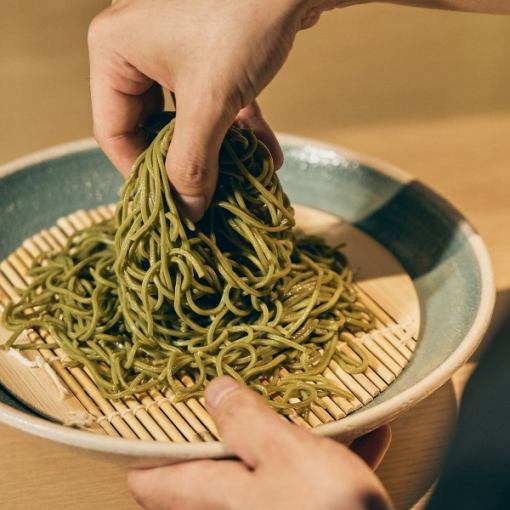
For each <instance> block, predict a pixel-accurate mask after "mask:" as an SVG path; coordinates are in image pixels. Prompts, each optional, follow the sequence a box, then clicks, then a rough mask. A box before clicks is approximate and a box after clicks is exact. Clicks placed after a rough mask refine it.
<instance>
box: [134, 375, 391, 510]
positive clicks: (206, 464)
mask: <svg viewBox="0 0 510 510" xmlns="http://www.w3.org/2000/svg"><path fill="white" fill-rule="evenodd" d="M205 398H206V403H207V409H208V411H209V413H210V414H211V416H212V418H213V419H214V421H215V423H216V425H217V427H218V430H219V431H220V434H221V436H222V438H223V440H224V441H225V442H226V444H227V445H228V446H229V447H230V448H231V450H232V451H233V452H234V453H235V454H236V455H237V456H238V457H239V460H219V461H218V460H199V461H193V462H186V463H182V464H178V465H174V466H166V467H160V468H156V469H149V470H143V469H142V470H140V469H138V470H131V471H130V472H129V487H130V490H131V493H132V495H133V497H134V498H135V500H136V501H137V502H138V503H139V504H140V505H142V506H143V507H144V508H146V509H149V510H230V509H231V510H234V509H239V510H241V509H242V510H267V509H271V510H286V509H289V510H291V509H292V510H295V509H299V510H344V509H345V510H361V509H363V510H365V509H370V510H387V509H390V508H391V502H390V500H389V497H388V495H387V494H386V492H385V490H384V487H383V486H382V484H381V482H380V481H379V479H378V478H377V477H376V476H375V474H374V472H373V468H375V467H376V466H377V465H378V464H379V462H380V461H381V459H382V457H383V455H384V453H385V451H386V449H387V448H388V446H389V443H390V438H391V434H390V432H389V427H384V428H382V429H379V430H378V431H376V432H375V433H373V434H372V435H369V436H366V437H365V438H364V439H363V440H361V441H359V442H357V443H355V444H354V445H353V446H352V450H351V449H349V448H348V447H346V446H344V445H342V444H340V443H337V442H335V441H333V440H331V439H327V438H324V437H320V436H317V435H315V434H311V433H309V432H307V431H305V430H304V429H301V428H299V427H296V426H294V425H291V424H290V423H289V422H287V421H286V420H283V419H282V418H281V417H280V416H279V415H277V414H276V413H274V411H272V410H271V409H270V408H269V406H267V404H266V403H265V402H264V401H263V400H262V398H261V397H260V396H259V395H257V394H256V393H255V392H253V391H252V390H250V389H248V388H247V387H246V386H244V385H241V384H239V383H238V382H236V381H234V380H233V379H231V378H229V377H219V378H217V379H215V380H214V381H213V382H211V383H210V384H209V386H208V387H207V389H206V392H205ZM355 451H356V452H357V453H354V452H355ZM362 458H363V460H362Z"/></svg>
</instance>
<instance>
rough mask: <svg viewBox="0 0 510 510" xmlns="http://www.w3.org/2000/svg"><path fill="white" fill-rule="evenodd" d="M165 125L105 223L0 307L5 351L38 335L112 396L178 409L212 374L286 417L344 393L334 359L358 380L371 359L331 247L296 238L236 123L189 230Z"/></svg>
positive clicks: (262, 164) (274, 184)
mask: <svg viewBox="0 0 510 510" xmlns="http://www.w3.org/2000/svg"><path fill="white" fill-rule="evenodd" d="M174 122H175V121H174V120H172V121H171V122H170V123H169V124H167V125H166V126H165V127H164V128H163V129H162V130H161V131H160V132H159V134H157V136H156V138H155V139H154V140H153V142H152V143H151V145H150V146H149V148H148V149H147V150H146V151H145V152H144V153H143V154H142V155H141V156H140V157H139V158H138V160H137V162H136V163H135V165H134V168H133V170H132V172H131V174H130V176H129V178H128V180H127V182H126V184H125V186H124V188H123V191H122V196H121V200H120V202H119V204H118V206H117V209H116V212H115V216H114V219H113V220H109V221H105V222H103V223H101V224H97V225H93V226H91V227H88V228H86V229H84V230H81V231H79V232H77V233H75V234H74V235H73V236H71V238H70V239H69V241H68V243H67V245H66V246H65V247H64V249H63V250H62V251H60V252H56V253H52V254H46V255H44V256H43V257H40V258H39V259H37V260H36V261H35V262H34V264H33V266H32V268H31V269H30V270H29V275H30V277H31V281H30V284H29V286H28V287H27V288H26V289H23V290H20V291H19V292H20V296H21V297H20V299H19V301H17V302H16V303H9V304H8V305H7V306H6V308H5V310H4V314H3V322H4V324H5V325H6V326H7V327H8V328H9V329H10V330H12V331H13V334H12V336H11V337H10V339H9V341H8V342H7V343H6V344H5V345H4V348H6V349H9V348H20V349H29V348H37V347H42V346H41V342H39V343H38V344H37V345H36V344H34V343H21V344H20V343H19V340H21V339H19V340H18V337H19V336H20V334H21V333H22V332H23V331H24V330H35V331H48V332H49V333H50V335H51V339H52V340H51V341H52V342H54V343H55V344H54V345H53V347H56V346H58V347H61V348H62V349H63V350H64V351H65V353H66V354H67V356H68V359H67V361H66V363H67V365H70V366H82V367H85V368H86V369H87V371H88V373H89V374H90V376H91V377H92V378H93V380H94V381H95V383H96V384H97V386H98V387H99V388H100V390H101V392H102V394H103V395H104V396H106V397H108V398H111V399H119V398H122V397H125V396H128V395H132V394H137V393H140V392H144V391H147V390H149V389H150V388H153V387H157V388H163V387H168V388H170V389H171V390H172V391H173V392H174V393H175V396H176V400H185V399H188V398H190V397H197V396H201V395H202V394H203V390H204V387H205V386H206V385H207V383H208V382H209V381H210V380H211V379H213V378H214V377H216V376H217V375H221V374H226V375H229V376H231V377H234V378H235V379H237V380H239V381H243V382H244V383H245V384H247V385H248V386H249V387H251V388H252V389H254V390H255V391H257V392H259V393H261V394H262V395H263V396H264V397H265V398H266V399H267V400H268V402H269V403H270V404H271V405H272V406H273V407H274V408H276V409H277V410H279V411H281V412H283V413H288V412H289V410H291V409H295V410H297V411H299V412H306V411H307V410H309V408H310V406H311V404H312V403H317V404H320V405H321V402H322V401H321V398H322V397H324V396H326V395H340V396H345V397H347V398H349V397H350V394H349V393H348V392H346V391H343V390H342V389H340V388H338V387H337V386H335V385H334V384H332V383H330V382H329V381H328V379H327V378H326V377H325V376H324V375H322V374H323V372H324V370H325V369H326V367H328V365H329V364H330V362H331V361H332V360H335V361H336V362H337V363H338V365H339V366H340V368H341V369H343V370H345V371H346V372H349V373H358V372H363V371H364V370H365V369H366V367H367V355H366V353H365V351H364V350H363V348H362V347H361V346H360V345H359V344H357V343H355V342H354V341H353V340H352V335H350V333H356V332H359V331H368V330H370V329H371V328H372V327H373V325H374V324H373V318H372V316H371V314H370V312H368V311H367V310H366V309H365V308H364V307H363V306H362V305H361V304H360V303H359V301H358V299H357V293H356V291H355V289H354V288H353V285H352V273H351V271H350V270H349V268H348V266H347V264H346V260H345V258H344V256H343V255H342V254H341V252H340V251H339V248H338V247H330V246H328V245H326V244H325V243H324V241H323V240H321V239H320V238H317V237H310V236H308V237H307V236H303V235H299V234H297V233H294V232H293V227H294V212H293V209H292V207H291V205H290V203H289V200H288V198H287V196H286V195H285V193H284V192H283V190H282V188H281V185H280V182H279V180H278V177H277V175H276V173H275V171H274V168H273V163H272V159H271V156H270V154H269V151H268V150H267V148H266V147H265V146H264V145H263V144H262V143H261V142H260V141H258V140H257V139H256V137H255V136H254V134H253V133H252V132H251V131H248V130H243V129H238V128H236V127H232V128H231V129H230V130H229V132H228V134H227V136H226V138H225V140H224V143H223V146H222V148H221V152H220V173H219V180H218V186H217V190H216V194H215V196H214V200H213V204H212V206H211V207H210V209H209V211H208V213H207V214H206V216H205V217H204V218H203V219H202V220H201V221H200V222H199V223H198V224H197V225H196V226H195V225H194V224H193V223H191V222H190V221H188V220H187V219H186V218H185V217H184V215H183V214H182V213H181V212H180V210H179V208H178V207H177V205H176V202H175V200H174V198H173V196H172V191H171V187H170V183H169V181H168V179H167V175H166V172H165V164H164V162H165V156H166V153H167V151H168V147H169V144H170V142H171V139H172V134H173V130H174ZM17 340H18V342H16V341H17ZM343 343H345V344H347V345H348V346H350V348H351V349H352V350H353V351H354V352H355V354H356V356H349V355H348V354H347V353H346V352H345V351H343V350H342V349H340V348H339V347H340V346H341V345H342V344H343ZM183 376H188V377H187V378H186V380H187V381H188V383H189V381H192V382H191V383H189V384H187V385H183V384H181V383H180V382H179V380H182V378H183Z"/></svg>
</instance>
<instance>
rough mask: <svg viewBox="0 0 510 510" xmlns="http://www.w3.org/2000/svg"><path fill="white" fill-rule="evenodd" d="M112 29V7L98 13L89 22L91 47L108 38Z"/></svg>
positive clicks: (89, 42) (88, 33)
mask: <svg viewBox="0 0 510 510" xmlns="http://www.w3.org/2000/svg"><path fill="white" fill-rule="evenodd" d="M111 31H112V16H111V13H110V9H109V8H108V9H105V10H103V11H102V12H100V13H99V14H98V15H96V16H95V17H94V18H93V19H92V21H91V22H90V24H89V28H88V32H87V41H88V45H89V48H90V49H94V48H95V47H97V46H99V45H101V44H103V43H104V42H105V41H107V40H108V37H109V35H111Z"/></svg>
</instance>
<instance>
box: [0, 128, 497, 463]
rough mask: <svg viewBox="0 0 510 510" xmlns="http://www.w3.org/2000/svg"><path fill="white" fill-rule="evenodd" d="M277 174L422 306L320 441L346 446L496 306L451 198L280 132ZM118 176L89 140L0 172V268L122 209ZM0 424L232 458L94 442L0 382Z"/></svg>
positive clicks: (194, 446)
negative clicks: (384, 363) (75, 225)
mask: <svg viewBox="0 0 510 510" xmlns="http://www.w3.org/2000/svg"><path fill="white" fill-rule="evenodd" d="M280 140H281V143H282V146H283V150H284V153H285V165H284V167H283V168H282V170H281V171H280V174H279V175H280V178H281V180H282V182H283V185H284V188H285V190H286V191H287V193H288V194H289V196H290V198H291V200H292V201H293V202H295V203H299V204H302V205H305V206H309V207H313V208H316V209H320V210H323V211H326V212H328V213H330V214H333V215H336V216H338V217H340V218H342V219H344V220H346V221H348V222H350V223H352V224H353V225H354V226H356V227H357V228H359V229H360V230H362V231H363V232H365V233H366V234H368V235H369V236H371V237H372V238H374V239H375V240H376V241H378V242H379V243H380V244H382V245H383V246H384V247H385V248H386V249H387V250H388V251H389V252H390V253H391V254H392V255H393V256H394V257H395V258H396V259H397V260H398V261H399V262H400V264H401V265H402V266H403V267H404V269H405V270H406V272H407V273H408V274H409V276H410V277H411V279H412V281H413V283H414V285H415V288H416V292H417V295H418V299H419V305H420V313H421V317H420V332H419V338H418V347H417V350H416V352H415V354H414V356H413V357H412V359H411V361H410V363H409V364H408V366H407V367H406V368H405V370H404V371H403V373H402V374H401V376H400V377H398V378H397V380H396V381H395V382H394V383H392V384H391V385H390V387H389V388H388V389H387V390H385V391H384V392H383V393H382V394H380V395H379V396H377V397H376V398H375V399H374V400H373V401H372V402H371V403H370V404H369V405H367V406H365V407H363V408H361V409H359V410H358V411H356V412H354V413H353V414H351V415H348V416H347V417H345V418H343V419H341V420H339V421H337V422H333V423H328V424H325V425H322V426H319V427H317V428H316V429H314V433H318V434H324V435H328V436H332V437H335V438H337V439H339V440H343V441H347V440H350V439H352V438H353V437H355V436H357V435H361V434H363V433H366V432H368V431H370V430H372V429H374V428H376V427H378V426H380V425H381V424H383V423H386V422H389V421H391V420H392V419H394V418H395V417H396V416H398V415H399V414H400V413H402V412H403V411H405V410H406V409H409V408H410V407H412V406H413V405H414V404H416V403H417V402H419V401H420V400H422V399H423V398H425V397H426V396H427V395H429V394H430V393H432V392H433V391H434V390H436V389H437V388H439V387H440V386H441V385H442V384H444V383H445V382H446V381H447V380H448V379H449V378H450V377H451V376H452V374H453V373H454V372H455V371H456V370H457V369H458V368H459V367H460V366H462V364H464V363H465V362H466V361H467V360H468V358H469V357H470V356H471V354H472V353H473V351H474V350H475V349H476V347H477V346H478V344H479V343H480V341H481V339H482V336H483V334H484V332H485V331H486V328H487V326H488V323H489V319H490V316H491V313H492V309H493V305H494V296H495V292H494V281H493V274H492V269H491V263H490V259H489V256H488V254H487V250H486V248H485V245H484V243H483V241H482V240H481V238H480V236H479V235H478V234H477V232H476V231H475V229H474V228H473V227H472V226H471V224H470V223H469V222H468V221H467V220H466V218H464V216H462V214H460V213H459V212H458V211H457V210H456V209H455V208H454V207H452V206H451V205H450V204H449V203H448V202H447V201H446V200H444V199H443V198H441V197H440V196H438V195H437V194H436V193H435V192H434V191H432V190H431V189H429V188H428V187H426V186H425V185H424V184H422V183H421V182H419V181H417V180H416V179H414V178H413V177H412V176H411V175H409V174H407V173H405V172H403V171H401V170H399V169H396V168H394V167H392V166H391V165H388V164H386V163H383V162H380V161H377V160H374V159H371V158H368V157H366V156H364V155H361V154H356V153H353V152H350V151H348V150H345V149H342V148H338V147H333V146H328V145H324V144H321V143H317V142H315V141H313V140H309V139H302V138H296V137H293V136H287V135H282V136H280ZM120 185H121V178H120V176H119V175H118V173H117V172H116V171H115V169H114V168H113V167H112V165H111V164H110V163H109V161H108V160H107V159H106V157H105V156H104V155H103V153H102V152H101V151H100V150H99V149H98V148H97V146H96V144H95V142H94V141H93V140H83V141H79V142H76V143H71V144H67V145H63V146H59V147H56V148H53V149H49V150H46V151H43V152H40V153H37V154H34V155H32V156H28V157H26V158H23V159H20V160H17V161H14V162H12V163H9V164H7V165H4V166H2V167H0V240H1V241H0V260H2V259H4V258H5V257H7V256H8V255H9V254H10V253H11V252H12V251H13V250H15V249H16V248H17V247H18V246H19V245H20V244H21V243H22V242H23V240H24V239H26V238H28V237H30V236H32V235H33V234H35V233H36V232H38V231H40V230H41V229H44V228H48V227H50V226H51V225H53V224H54V223H55V222H56V220H57V219H58V218H60V217H62V216H65V215H67V214H70V213H72V212H74V211H76V210H77V209H93V208H96V207H98V206H100V205H103V204H110V203H112V202H116V201H117V198H118V190H119V188H120ZM0 422H3V423H5V424H7V425H10V426H12V427H16V428H18V429H21V430H23V431H25V432H28V433H31V434H35V435H37V436H40V437H44V438H47V439H50V440H53V441H57V442H60V443H64V444H67V445H71V446H74V447H79V448H83V449H87V450H92V451H95V452H101V453H103V454H107V455H109V456H110V457H111V458H112V459H113V458H115V459H116V460H121V459H126V460H127V459H129V461H130V462H131V461H133V459H146V460H147V459H149V463H152V464H157V463H169V462H173V461H176V460H183V459H190V458H204V457H209V458H214V457H222V456H226V455H230V454H231V452H230V451H229V449H228V447H227V446H226V445H225V444H223V443H221V442H211V443H161V442H150V441H141V440H129V439H122V438H114V437H108V436H103V435H100V434H92V433H90V432H86V431H82V430H77V429H73V428H70V427H65V426H63V425H59V424H56V423H53V422H51V421H49V420H47V419H44V418H42V417H40V416H38V415H37V414H35V413H34V412H33V411H31V410H30V409H28V408H27V407H25V406H24V405H23V404H22V403H21V402H19V401H17V400H16V399H15V398H14V397H13V396H11V395H10V394H9V392H8V391H7V390H5V389H3V387H2V386H1V385H0Z"/></svg>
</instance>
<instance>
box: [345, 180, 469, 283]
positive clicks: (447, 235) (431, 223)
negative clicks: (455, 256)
mask: <svg viewBox="0 0 510 510" xmlns="http://www.w3.org/2000/svg"><path fill="white" fill-rule="evenodd" d="M462 221H463V216H462V215H461V214H460V212H459V211H457V209H455V208H454V207H453V206H452V205H451V204H449V203H448V202H447V201H446V200H444V199H443V198H442V197H440V196H439V195H437V194H436V193H435V192H434V191H432V190H431V189H430V188H428V187H427V186H425V185H424V184H422V183H421V182H419V181H412V182H410V183H409V184H407V185H406V186H403V187H402V188H401V189H400V190H399V191H398V193H397V194H395V195H394V196H393V197H392V198H391V200H389V201H388V202H386V203H385V204H384V205H383V206H382V207H380V208H379V209H377V210H376V211H374V212H373V213H371V214H370V215H368V216H367V217H365V218H363V219H361V220H359V221H357V222H356V224H355V225H356V226H357V227H358V228H360V229H361V230H363V231H364V232H366V233H367V234H369V235H370V236H372V237H373V238H374V239H376V240H377V241H379V242H380V243H381V244H382V245H383V246H385V247H386V248H387V249H388V250H389V251H391V252H392V253H393V255H395V257H396V258H397V259H398V260H399V262H400V263H401V264H402V265H403V266H404V268H405V269H406V271H407V272H408V273H409V275H410V276H411V278H413V279H415V278H418V277H420V276H422V275H424V274H425V273H428V272H429V271H430V270H432V269H433V268H434V267H436V266H437V264H438V262H439V261H440V260H441V259H443V258H444V257H445V255H446V253H447V252H448V251H449V250H450V248H451V244H452V240H453V237H454V236H455V234H456V232H457V230H458V228H459V225H460V224H461V222H462ZM466 233H467V235H469V231H467V232H466Z"/></svg>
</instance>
